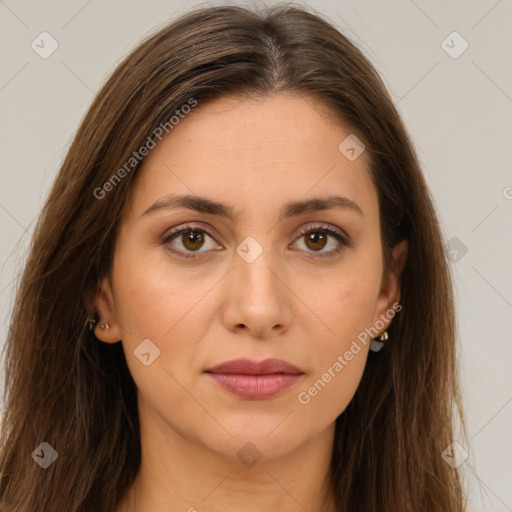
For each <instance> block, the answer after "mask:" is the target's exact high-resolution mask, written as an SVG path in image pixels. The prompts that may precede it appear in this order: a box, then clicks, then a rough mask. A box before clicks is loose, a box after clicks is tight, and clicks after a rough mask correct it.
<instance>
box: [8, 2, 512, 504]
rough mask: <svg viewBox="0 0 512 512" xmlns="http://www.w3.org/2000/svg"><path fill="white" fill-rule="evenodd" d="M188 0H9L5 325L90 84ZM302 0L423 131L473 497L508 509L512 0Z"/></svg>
mask: <svg viewBox="0 0 512 512" xmlns="http://www.w3.org/2000/svg"><path fill="white" fill-rule="evenodd" d="M210 3H211V4H215V5H218V4H220V3H222V2H217V1H213V0H211V2H210ZM230 3H234V2H230ZM239 3H241V2H239ZM268 3H272V2H268ZM298 3H303V2H298ZM193 5H199V4H198V3H195V4H192V3H186V2H184V1H177V0H173V1H162V0H153V1H145V2H142V1H135V0H131V1H121V0H116V1H109V2H106V1H105V2H100V0H89V1H87V0H82V1H67V2H63V1H61V2H56V1H46V2H41V1H19V0H18V1H15V0H5V1H3V0H0V33H1V36H0V37H1V43H2V44H1V45H0V52H1V59H2V67H1V75H0V108H1V112H2V116H1V121H0V129H1V133H0V137H1V141H2V146H3V149H2V151H1V153H0V158H1V166H0V170H1V171H0V172H1V180H0V183H1V188H0V229H1V240H2V243H1V246H0V265H1V267H0V268H1V271H0V315H1V318H2V323H1V327H0V329H1V338H0V340H4V339H5V337H6V332H7V329H6V324H7V319H8V315H9V310H10V307H11V305H12V300H13V294H14V291H15V283H16V281H15V280H16V277H17V276H18V275H19V272H20V271H21V270H22V268H23V259H24V257H25V255H26V250H27V246H28V242H29V239H30V236H31V234H32V231H33V227H34V223H35V220H36V218H37V215H38V212H39V210H40V208H41V206H42V204H43V200H44V198H45V196H46V194H47V193H48V191H49V187H50V185H51V183H52V181H53V179H54V177H55V174H56V173H57V171H58V168H59V165H60V163H61V161H62V158H63V156H64V155H65V152H66V150H67V148H68V147H69V144H70V141H71V137H72V135H73V134H74V132H75V130H76V129H77V127H78V123H79V121H80V119H81V118H82V116H83V115H84V113H85V111H86V109H87V108H88V106H89V104H90V102H91V101H92V99H93V97H94V94H95V92H96V91H97V90H98V89H99V87H100V85H101V84H102V82H103V81H104V80H105V78H106V77H107V76H108V75H109V73H111V72H112V71H113V69H114V67H115V65H116V64H117V63H118V62H119V61H120V60H121V58H122V57H123V56H124V55H125V54H126V53H127V52H128V51H129V50H130V49H131V48H133V47H134V46H135V45H136V44H137V42H139V41H140V40H141V39H142V38H143V37H144V36H146V35H148V34H149V33H151V32H153V31H154V30H156V29H157V28H159V27H161V26H163V25H164V24H166V23H167V22H168V21H169V20H171V19H172V18H174V17H175V16H176V15H178V14H180V13H181V12H183V11H185V10H188V9H189V8H191V7H192V6H193ZM307 5H309V6H310V7H312V8H314V9H316V10H317V11H318V12H319V13H321V14H323V15H325V16H326V17H327V18H328V19H330V20H331V21H332V22H333V23H335V24H336V25H337V26H338V27H339V28H340V29H341V30H342V31H343V32H344V33H345V34H346V35H347V36H349V37H350V38H351V39H352V40H353V41H354V42H356V43H357V44H358V45H359V46H360V47H361V48H362V49H363V51H364V52H365V53H366V55H367V56H368V57H369V58H370V60H371V61H372V62H373V63H374V65H375V66H376V68H377V70H378V71H379V72H380V73H381V75H382V77H383V79H384V81H385V83H386V85H387V86H388V88H389V90H390V93H391V95H392V97H393V99H394V101H395V104H396V105H397V108H398V110H399V112H400V114H401V115H402V117H403V119H404V121H405V123H406V126H407V128H408V130H409V132H410V134H411V136H412V139H413V141H414V143H415V145H416V148H417V151H418V155H419V158H420V160H421V163H422V165H423V169H424V172H425V174H426V177H427V180H428V183H429V185H430V187H431V189H432V192H433V195H434V198H435V201H436V205H437V208H438V210H439V213H440V216H441V221H442V224H443V230H444V233H445V238H446V241H447V244H448V253H449V254H450V258H451V259H452V260H453V261H452V268H453V272H454V277H455V280H456V287H457V290H456V291H457V307H458V321H459V333H460V339H461V354H460V361H461V372H462V383H463V387H464V400H465V408H466V413H467V419H468V430H469V438H470V439H469V444H465V445H464V446H465V448H466V449H467V450H468V452H469V459H468V460H467V461H466V462H464V464H463V465H462V467H463V468H464V470H465V475H466V485H467V487H468V489H469V492H470V494H471V507H470V508H471V510H474V511H479V510H490V511H493V512H501V511H512V492H511V486H510V476H511V474H512V471H511V455H512V453H511V445H512V442H511V436H510V426H511V424H512V421H511V420H512V404H511V401H512V385H511V381H512V378H511V372H510V362H511V352H512V343H511V336H510V333H511V332H512V325H511V314H510V313H511V308H512V272H511V265H510V263H511V261H512V257H511V256H512V254H511V253H512V243H511V242H512V237H511V233H512V230H511V224H512V222H511V220H512V217H511V209H512V175H511V173H510V163H511V146H512V145H511V141H512V138H511V132H512V119H511V115H510V114H511V110H512V73H511V64H510V63H511V62H512V60H511V51H510V50H511V42H512V41H511V40H512V30H511V21H512V20H511V18H512V16H511V14H512V2H511V0H499V1H496V0H488V1H487V0H486V1H460V0H459V1H452V2H449V3H448V2H445V1H429V2H427V1H424V0H423V1H422V0H414V1H413V0H401V1H395V2H382V1H376V0H374V1H362V2H358V3H356V2H355V1H353V2H343V3H340V2H334V1H327V0H319V1H313V0H311V1H310V2H308V3H307ZM43 31H47V32H48V33H49V34H51V36H52V37H53V38H54V39H55V40H56V41H57V43H58V48H57V50H56V51H55V52H54V53H53V54H52V55H51V56H49V57H48V58H46V59H43V58H41V57H40V55H39V54H38V53H36V52H35V51H34V50H33V49H32V48H31V43H32V41H34V40H35V41H36V43H37V42H38V41H40V38H39V35H40V34H41V32H43ZM453 31H457V32H458V33H459V34H460V35H461V36H462V38H463V39H464V40H466V41H467V43H468V44H469V47H468V48H467V50H466V51H465V52H464V53H462V54H461V55H459V56H458V57H457V58H452V57H451V56H449V55H448V54H447V53H446V51H445V50H444V49H443V46H442V42H443V41H444V40H445V39H446V38H447V36H449V35H450V34H451V33H452V32H453ZM446 44H448V45H450V46H452V47H453V48H452V49H451V50H450V51H452V52H457V53H458V52H459V51H460V50H461V49H462V48H463V46H462V44H463V42H462V41H461V40H458V39H457V38H455V39H453V37H451V38H448V39H447V42H446V43H445V48H446ZM45 47H46V48H48V44H46V45H45ZM466 251H467V252H466ZM418 293H421V290H418ZM54 320H55V322H58V321H59V319H58V318H55V319H54ZM426 328H427V327H426ZM0 343H2V341H0ZM41 385H44V383H41Z"/></svg>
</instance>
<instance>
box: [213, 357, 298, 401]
mask: <svg viewBox="0 0 512 512" xmlns="http://www.w3.org/2000/svg"><path fill="white" fill-rule="evenodd" d="M206 373H207V374H208V376H209V377H210V378H211V379H213V381H214V382H215V383H216V384H217V385H219V386H220V387H222V388H223V389H225V390H226V391H229V392H230V393H232V394H234V395H237V396H239V397H242V398H247V399H252V400H263V399H266V398H271V397H273V396H276V395H278V394H280V393H282V392H284V391H285V390H287V389H289V388H290V387H292V386H293V385H294V384H295V383H296V382H297V381H298V380H299V379H300V378H301V377H302V375H304V372H303V371H302V370H300V369H299V368H297V367H296V366H294V365H292V364H290V363H287V362H286V361H283V360H282V359H265V360H264V361H252V360H250V359H235V360H232V361H227V362H225V363H222V364H220V365H217V366H215V367H213V368H211V369H209V370H206Z"/></svg>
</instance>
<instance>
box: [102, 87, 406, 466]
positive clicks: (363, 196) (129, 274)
mask: <svg viewBox="0 0 512 512" xmlns="http://www.w3.org/2000/svg"><path fill="white" fill-rule="evenodd" d="M323 112H324V111H323V110H322V107H321V104H319V103H317V102H316V101H315V100H314V99H313V98H302V97H299V96H295V95H289V94H281V95H275V96H271V97H265V98H262V99H247V98H245V99H240V98H233V97H229V98H228V97H225V98H221V99H219V100H216V101H214V102H209V103H205V104H204V105H202V104H201V103H199V104H198V106H197V107H196V108H195V109H194V110H193V111H192V112H191V113H190V114H189V115H188V116H186V117H185V118H184V119H182V120H181V121H180V122H179V124H177V125H176V126H174V128H173V130H172V132H170V134H169V135H168V136H167V137H164V138H163V139H162V141H161V142H159V143H158V144H157V145H156V147H155V148H154V149H152V150H151V151H150V153H149V155H148V156H147V157H146V159H145V160H144V163H143V165H142V168H141V170H140V172H139V174H138V176H137V179H136V180H135V182H134V187H133V189H132V192H131V196H130V198H129V201H128V203H127V205H126V210H125V213H124V216H123V218H122V219H121V223H120V227H119V232H118V238H117V241H116V247H115V255H114V262H113V268H112V272H111V276H110V278H109V279H105V280H104V281H103V282H102V283H101V293H100V295H99V297H98V303H97V306H98V308H99V313H100V318H101V322H108V323H110V325H111V328H110V329H109V330H108V331H104V330H102V329H101V328H100V327H99V326H98V327H97V328H96V335H97V336H98V337H99V338H100V339H102V340H103V341H106V342H116V341H119V340H122V344H123V348H124V352H125V355H126V360H127V363H128V366H129V369H130V372H131V374H132V376H133V379H134V381H135V383H136V385H137V388H138V395H139V413H140V416H141V425H142V427H143V428H145V429H146V430H148V429H149V430H151V429H153V430H154V431H155V432H156V431H158V432H159V433H160V434H159V435H161V437H162V438H168V439H171V438H174V439H178V438H180V439H181V440H186V441H187V442H188V443H190V444H191V445H193V446H195V447H200V448H202V449H204V448H206V449H208V450H210V451H211V452H214V453H216V454H218V455H221V456H222V457H228V458H234V457H236V456H237V455H236V453H237V452H238V451H239V450H240V449H242V453H243V450H249V451H250V450H254V448H247V446H248V445H246V443H248V442H251V443H252V444H253V445H255V446H256V447H257V449H258V450H259V453H260V454H261V456H262V457H263V458H264V459H267V460H271V459H273V458H277V457H279V456H283V455H284V454H286V453H288V452H291V451H292V450H294V449H296V448H298V447H299V446H301V445H303V444H304V443H306V442H308V441H310V440H312V439H314V438H315V437H316V436H318V435H320V434H322V433H326V432H328V433H329V435H331V434H332V433H333V428H334V421H335V419H336V417H337V416H338V415H340V414H341V413H342V412H343V410H344V409H345V408H346V406H347V404H348V403H349V401H350V400H351V398H352V397H353V395H354V393H355V391H356V389H357V387H358V384H359V382H360V379H361V375H362V372H363V369H364V366H365V362H366V358H367V355H368V344H364V343H361V342H357V340H358V336H359V340H361V339H362V338H361V333H363V332H364V330H365V328H370V327H372V326H374V325H375V324H376V322H377V321H378V320H379V319H380V323H379V322H378V326H382V321H383V320H382V318H384V317H386V318H390V317H389V315H388V316H386V312H389V310H390V308H392V305H393V303H394V302H395V301H396V300H398V293H399V292H398V278H397V275H396V274H395V273H392V274H383V258H382V250H381V237H380V228H379V209H378V201H377V193H376V189H375V187H374V185H373V183H372V181H371V179H370V174H369V168H368V165H369V160H368V154H367V152H365V151H363V152H362V153H361V154H360V156H358V157H357V158H355V159H354V156H357V153H358V152H359V151H360V149H361V148H359V147H357V146H354V143H353V140H352V139H351V138H350V139H348V141H346V142H344V143H343V144H342V146H341V149H339V146H340V144H341V143H342V142H343V141H345V139H346V138H347V137H349V136H350V135H351V131H350V129H349V128H342V127H340V126H335V125H333V124H331V122H330V121H329V120H328V118H327V116H326V115H324V113H323ZM351 141H352V142H351ZM350 147H353V148H354V151H351V150H350ZM110 194H115V191H113V192H110ZM178 196H188V198H189V199H187V200H186V201H182V202H181V205H180V204H179V203H174V204H171V200H172V198H176V197H178ZM335 196H336V197H339V198H338V199H335V200H332V202H331V203H330V206H329V205H327V206H329V207H328V208H323V207H321V206H322V205H323V203H320V202H315V201H312V200H313V199H314V198H318V199H320V200H322V201H323V200H326V199H328V198H330V197H335ZM103 200H104V201H108V200H109V199H108V196H107V198H105V199H103ZM205 201H208V202H211V204H210V203H208V204H207V203H205ZM324 206H325V205H324ZM187 224H188V225H187ZM181 228H185V229H186V230H188V231H186V232H185V233H181V234H177V235H176V234H174V233H171V231H172V230H176V229H181ZM326 230H332V233H331V232H329V231H326ZM402 249H403V247H402V248H398V249H397V250H396V251H395V254H394V256H395V257H397V259H399V252H400V251H402ZM402 252H403V251H402ZM187 256H188V257H187ZM383 315H384V316H383ZM389 323H390V321H389V320H387V321H386V322H385V326H386V327H387V326H388V325H389ZM378 330H379V332H380V331H382V330H384V329H383V328H381V329H378ZM147 340H150V341H147ZM354 342H356V345H354ZM390 343H392V340H390ZM356 346H357V347H359V350H358V351H357V349H356V348H355V347H356ZM384 350H385V349H384ZM348 352H350V353H351V354H352V357H349V355H347V353H348ZM239 358H244V359H249V360H252V361H253V362H256V363H257V362H261V361H263V360H266V359H269V358H277V359H281V360H283V361H286V362H288V363H290V364H291V365H294V366H295V367H296V368H297V369H298V370H299V373H295V374H293V375H292V374H290V373H287V372H289V370H287V369H286V368H283V367H279V366H277V367H268V368H267V370H268V371H269V372H270V373H271V374H272V373H273V375H267V376H266V377H265V376H262V375H261V369H262V368H261V367H260V371H259V372H258V370H257V369H256V370H254V371H255V372H256V373H259V376H258V375H256V374H250V375H249V374H248V373H250V372H249V370H247V369H245V370H244V368H240V367H238V368H237V367H236V365H235V367H234V368H231V370H219V372H218V373H216V374H212V373H209V372H208V371H207V370H210V369H212V368H214V367H215V366H217V365H219V364H221V363H224V362H227V361H231V360H234V359H239ZM340 358H341V359H342V360H343V361H344V363H341V360H340ZM336 363H338V364H336ZM256 366H257V365H256ZM340 366H341V369H340ZM229 371H231V372H234V374H233V373H232V374H231V375H227V374H226V372H229ZM278 371H284V372H285V373H286V375H283V374H281V375H278V374H277V372H278ZM237 374H244V375H242V376H240V375H238V376H237ZM326 375H327V376H326ZM329 377H330V378H329ZM319 381H321V382H319ZM222 383H224V385H223V384H222ZM315 383H316V386H315ZM315 389H316V392H315ZM244 447H245V448H244Z"/></svg>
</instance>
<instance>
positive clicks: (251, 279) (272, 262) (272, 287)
mask: <svg viewBox="0 0 512 512" xmlns="http://www.w3.org/2000/svg"><path fill="white" fill-rule="evenodd" d="M259 239H260V241H261V243H260V242H258V241H257V240H256V238H255V237H252V236H249V237H246V238H245V239H244V240H243V241H242V242H241V243H240V244H239V245H238V246H237V248H236V252H237V255H238V258H237V259H236V260H235V261H236V263H235V273H236V275H237V278H238V279H239V280H240V283H241V284H242V285H243V286H245V287H246V289H247V291H248V292H250V293H251V296H252V298H253V299H255V300H260V299H263V300H267V301H268V300H272V299H274V298H275V296H276V295H277V294H279V293H280V291H279V290H278V288H279V284H278V282H279V280H278V279H277V277H276V273H277V272H276V270H273V271H272V270H271V269H277V268H279V267H280V265H279V263H278V258H276V255H275V251H274V250H273V248H272V247H271V245H270V244H271V242H270V237H269V236H267V237H265V240H263V237H262V236H260V237H259ZM264 246H265V247H264Z"/></svg>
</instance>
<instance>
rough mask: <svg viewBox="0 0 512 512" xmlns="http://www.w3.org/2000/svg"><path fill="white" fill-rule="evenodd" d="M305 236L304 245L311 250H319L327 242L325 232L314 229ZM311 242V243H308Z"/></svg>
mask: <svg viewBox="0 0 512 512" xmlns="http://www.w3.org/2000/svg"><path fill="white" fill-rule="evenodd" d="M305 237H306V245H307V246H308V247H309V248H310V249H312V250H315V251H316V250H320V249H323V248H324V247H325V245H326V243H327V235H326V234H325V233H322V232H319V231H315V232H314V233H308V234H307V235H305ZM310 243H311V244H313V245H310ZM316 244H320V246H321V247H318V246H317V245H316Z"/></svg>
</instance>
